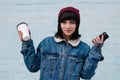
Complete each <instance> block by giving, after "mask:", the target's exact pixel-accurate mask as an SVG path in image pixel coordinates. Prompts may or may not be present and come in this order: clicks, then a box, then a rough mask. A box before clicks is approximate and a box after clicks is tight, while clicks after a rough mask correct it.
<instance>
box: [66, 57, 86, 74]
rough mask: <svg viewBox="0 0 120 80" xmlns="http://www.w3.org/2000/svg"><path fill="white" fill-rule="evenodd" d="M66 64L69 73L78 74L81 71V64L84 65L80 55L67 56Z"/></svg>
mask: <svg viewBox="0 0 120 80" xmlns="http://www.w3.org/2000/svg"><path fill="white" fill-rule="evenodd" d="M68 60H69V61H68V64H69V73H70V74H74V75H76V76H77V75H78V74H80V72H81V71H82V68H83V65H84V59H82V57H80V56H73V55H72V56H69V59H68Z"/></svg>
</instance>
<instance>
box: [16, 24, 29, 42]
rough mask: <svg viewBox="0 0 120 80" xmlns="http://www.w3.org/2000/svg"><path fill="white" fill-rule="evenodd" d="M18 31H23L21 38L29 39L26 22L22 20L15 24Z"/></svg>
mask: <svg viewBox="0 0 120 80" xmlns="http://www.w3.org/2000/svg"><path fill="white" fill-rule="evenodd" d="M17 29H18V31H21V32H22V33H23V36H22V37H23V40H24V41H27V40H29V39H30V34H29V29H28V24H27V23H25V22H22V23H20V24H18V25H17Z"/></svg>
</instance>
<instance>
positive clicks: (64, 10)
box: [58, 6, 80, 22]
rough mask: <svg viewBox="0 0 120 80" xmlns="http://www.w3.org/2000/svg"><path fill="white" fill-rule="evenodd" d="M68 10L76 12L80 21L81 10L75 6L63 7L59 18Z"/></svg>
mask: <svg viewBox="0 0 120 80" xmlns="http://www.w3.org/2000/svg"><path fill="white" fill-rule="evenodd" d="M66 11H71V12H73V13H74V14H76V15H77V16H78V19H79V22H80V14H79V10H78V9H76V8H74V7H71V6H69V7H65V8H63V9H61V10H60V12H59V14H58V18H59V17H60V16H61V15H62V14H63V13H64V12H66Z"/></svg>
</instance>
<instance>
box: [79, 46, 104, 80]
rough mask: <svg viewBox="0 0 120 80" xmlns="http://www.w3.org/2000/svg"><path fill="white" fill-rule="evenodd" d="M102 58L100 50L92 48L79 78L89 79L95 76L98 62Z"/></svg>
mask: <svg viewBox="0 0 120 80" xmlns="http://www.w3.org/2000/svg"><path fill="white" fill-rule="evenodd" d="M103 59H104V58H103V56H102V54H101V48H98V47H96V46H93V47H92V49H91V50H90V51H89V53H88V56H87V57H86V60H85V64H84V66H83V70H82V73H81V78H83V79H91V78H92V77H93V76H94V75H95V70H96V68H97V65H98V62H99V61H102V60H103Z"/></svg>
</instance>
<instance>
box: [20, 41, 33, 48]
mask: <svg viewBox="0 0 120 80" xmlns="http://www.w3.org/2000/svg"><path fill="white" fill-rule="evenodd" d="M31 45H33V40H32V39H30V40H28V41H23V42H22V48H27V47H29V46H31Z"/></svg>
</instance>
